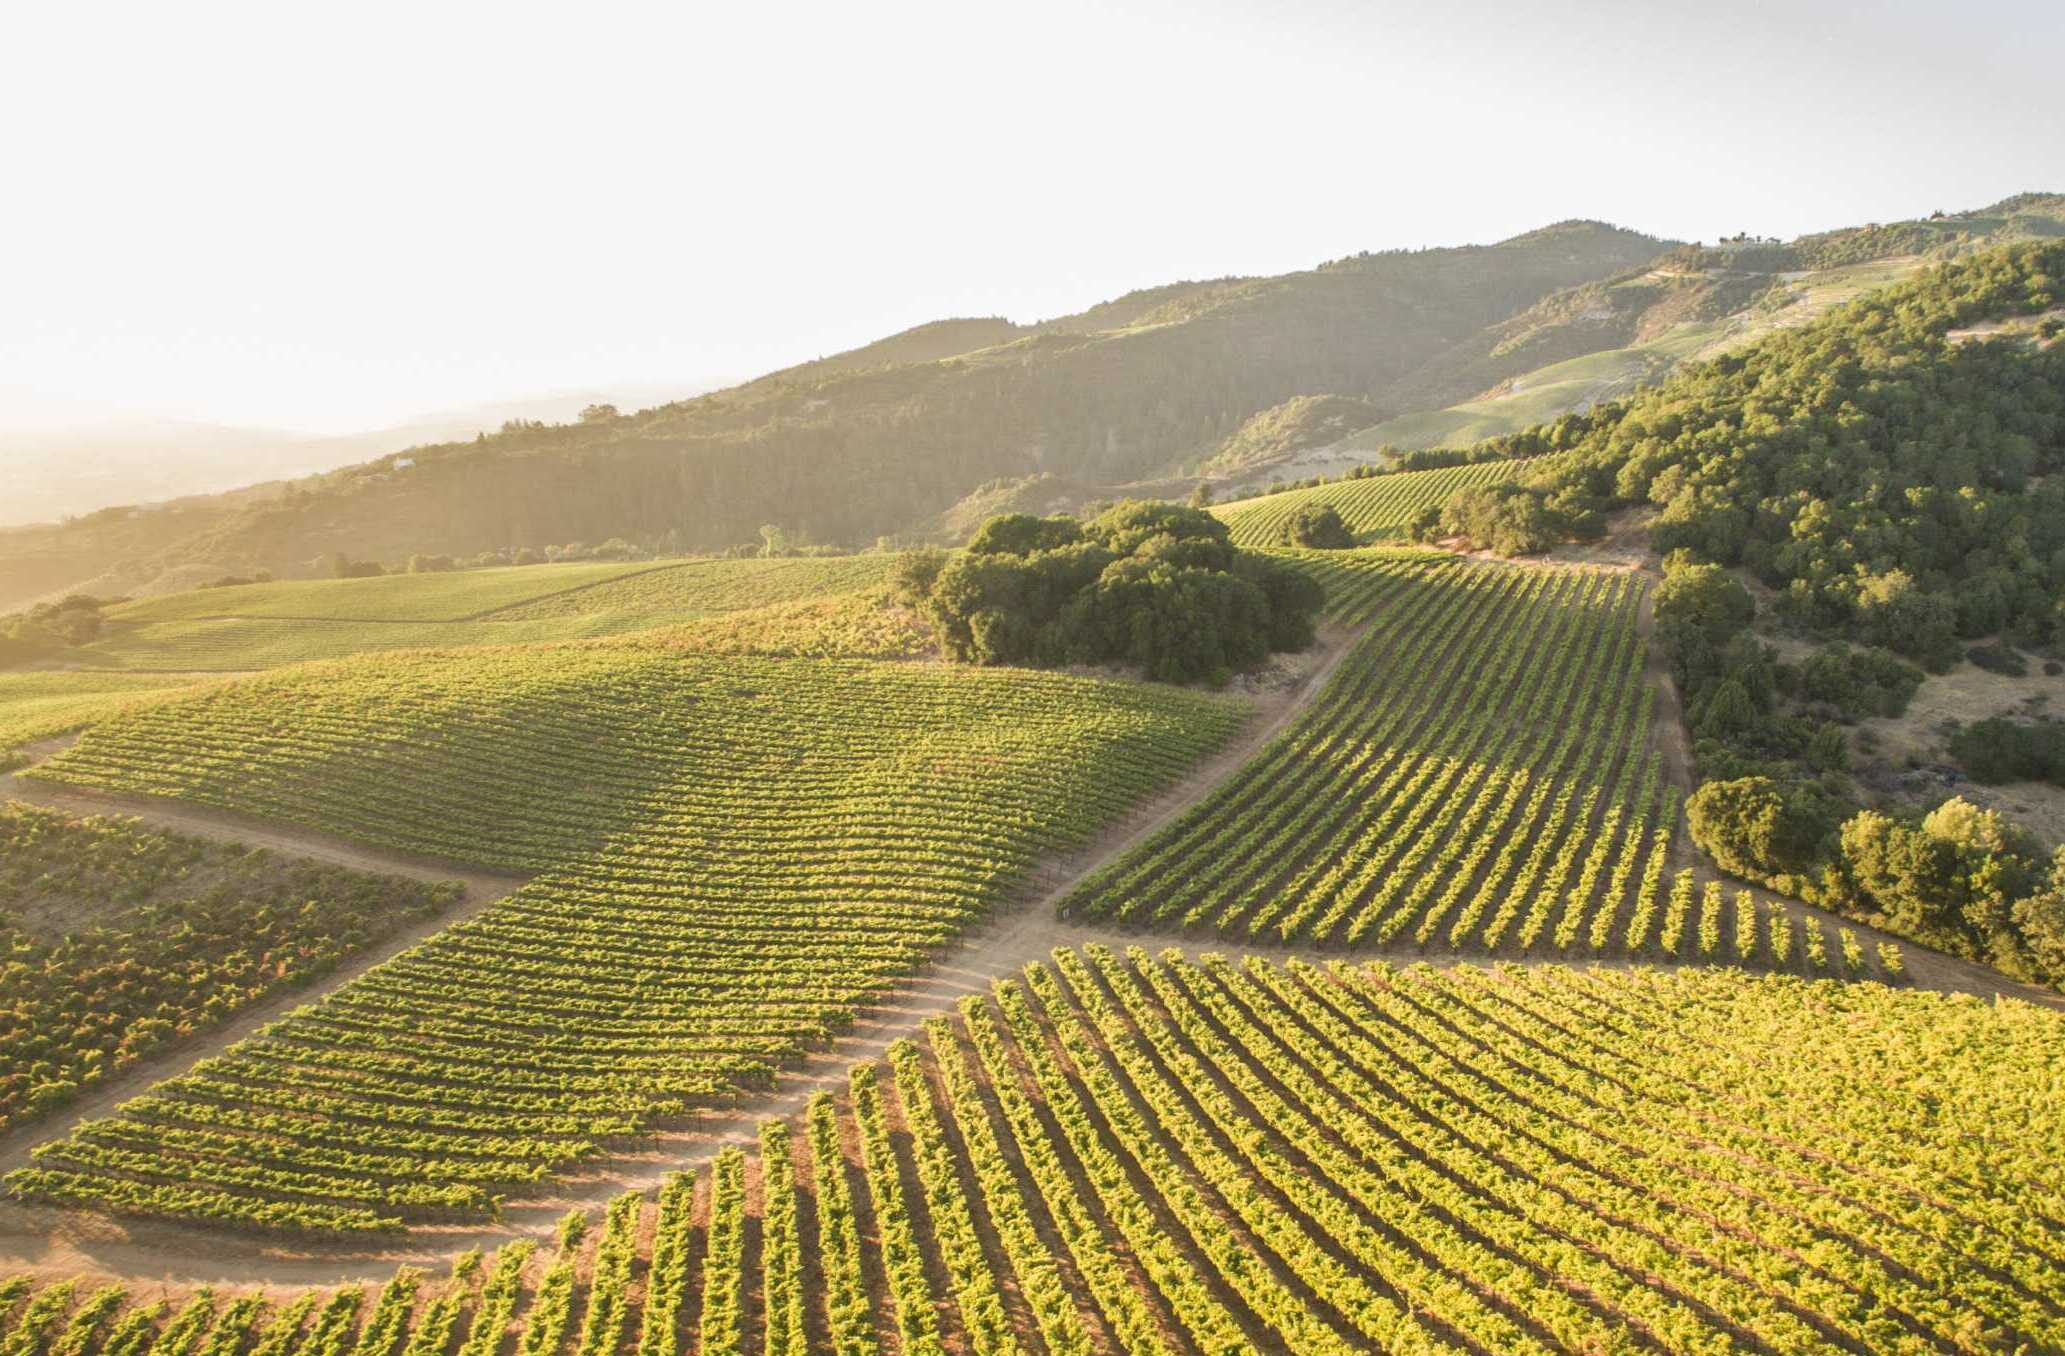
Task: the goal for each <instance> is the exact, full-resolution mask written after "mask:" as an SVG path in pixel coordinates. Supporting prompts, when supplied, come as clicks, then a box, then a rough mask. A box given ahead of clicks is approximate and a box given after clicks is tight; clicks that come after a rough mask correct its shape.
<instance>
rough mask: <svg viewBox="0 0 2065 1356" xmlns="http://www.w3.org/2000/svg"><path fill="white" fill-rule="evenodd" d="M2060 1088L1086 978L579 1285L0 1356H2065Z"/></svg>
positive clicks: (951, 1022) (56, 1306)
mask: <svg viewBox="0 0 2065 1356" xmlns="http://www.w3.org/2000/svg"><path fill="white" fill-rule="evenodd" d="M2061 1063H2065V1022H2061V1021H2060V1020H2059V1018H2058V1015H2057V1014H2055V1013H2052V1012H2048V1011H2043V1010H2040V1009H2037V1008H2033V1007H2030V1006H2028V1005H2026V1004H2022V1003H2016V1002H2012V1001H2010V1002H2005V1003H2001V1004H1993V1003H1986V1002H1980V1001H1977V1000H1974V999H1970V998H1966V997H1962V996H1958V997H1951V996H1946V995H1942V994H1935V993H1923V992H1916V991H1912V990H1896V989H1889V988H1886V987H1884V986H1881V985H1877V984H1856V985H1844V986H1838V985H1834V984H1827V983H1809V982H1806V981H1803V980H1799V979H1795V978H1774V977H1769V976H1765V977H1755V976H1750V975H1746V974H1743V973H1742V972H1740V971H1733V970H1727V969H1705V970H1681V971H1677V972H1675V973H1658V972H1654V971H1646V970H1636V971H1627V970H1620V971H1605V970H1580V969H1572V968H1565V967H1544V968H1539V969H1535V970H1531V971H1519V970H1498V971H1490V970H1479V969H1473V968H1460V969H1453V970H1445V971H1437V970H1433V969H1428V968H1421V967H1415V968H1412V969H1407V970H1403V971H1400V970H1396V969H1390V968H1386V967H1382V966H1370V967H1363V966H1351V965H1338V964H1337V965H1332V966H1327V967H1324V968H1322V967H1320V966H1317V965H1313V964H1307V963H1305V962H1302V961H1291V962H1288V963H1272V962H1266V961H1248V962H1246V963H1242V962H1239V961H1231V960H1226V959H1221V958H1218V957H1211V956H1207V957H1202V958H1200V957H1186V956H1183V955H1180V954H1177V953H1164V954H1163V955H1161V956H1158V957H1153V958H1150V957H1148V956H1147V955H1145V954H1144V953H1141V952H1138V951H1133V952H1129V953H1127V954H1124V955H1119V954H1116V953H1114V952H1112V951H1110V950H1107V949H1105V948H1102V947H1094V946H1086V947H1083V948H1080V949H1068V950H1057V951H1056V952H1054V953H1053V955H1052V956H1051V957H1050V958H1048V959H1047V960H1044V961H1042V962H1039V963H1037V964H1034V965H1032V966H1029V967H1027V968H1026V970H1025V971H1024V972H1023V973H1022V974H1020V975H1018V976H1016V977H1014V978H1013V979H1012V980H1010V981H1008V982H1006V983H1003V984H1000V985H998V986H996V988H995V989H994V990H993V991H991V992H989V993H978V994H975V995H972V996H970V997H969V998H968V999H966V1000H965V1001H964V1003H963V1004H962V1007H961V1009H960V1011H959V1012H958V1013H957V1014H955V1015H954V1016H953V1017H952V1018H946V1019H940V1020H938V1021H936V1022H933V1023H931V1024H928V1026H927V1027H926V1029H925V1030H924V1031H923V1032H922V1033H917V1038H916V1039H914V1040H913V1041H907V1042H902V1043H899V1044H898V1045H896V1046H894V1047H892V1049H891V1050H890V1051H889V1053H888V1056H887V1058H886V1059H884V1060H881V1061H877V1062H873V1063H870V1064H866V1065H862V1066H859V1067H858V1068H857V1069H856V1070H855V1072H854V1076H853V1077H852V1078H851V1079H849V1080H846V1088H847V1090H846V1091H842V1092H841V1093H840V1094H838V1095H837V1096H826V1097H824V1098H823V1099H821V1100H820V1101H819V1102H817V1103H815V1104H814V1105H813V1106H812V1107H811V1109H810V1111H809V1113H808V1115H807V1117H806V1118H805V1123H804V1124H801V1125H797V1126H794V1127H790V1126H785V1125H774V1126H770V1127H769V1128H767V1129H765V1130H763V1133H762V1134H761V1135H760V1137H759V1144H758V1147H757V1150H755V1151H753V1152H754V1154H755V1156H757V1159H758V1162H757V1164H756V1165H753V1166H752V1167H749V1165H748V1164H747V1163H746V1162H744V1161H742V1158H741V1154H740V1151H739V1150H738V1149H735V1148H734V1149H729V1150H726V1151H725V1153H724V1154H723V1155H722V1156H720V1157H719V1158H718V1159H717V1160H716V1161H715V1163H713V1164H712V1165H710V1166H707V1167H705V1168H703V1169H702V1170H701V1171H700V1172H699V1173H696V1174H692V1175H691V1174H681V1175H679V1176H676V1177H674V1178H672V1179H670V1180H669V1181H668V1183H667V1185H666V1186H665V1187H664V1189H663V1190H662V1191H661V1192H660V1193H659V1199H658V1201H657V1202H655V1201H653V1200H651V1199H649V1198H641V1197H639V1196H637V1195H625V1196H621V1197H619V1198H618V1199H617V1200H615V1201H613V1202H612V1203H611V1204H610V1206H609V1208H608V1209H607V1211H606V1212H598V1213H600V1214H601V1218H600V1220H598V1221H595V1222H594V1223H592V1224H591V1229H590V1236H597V1235H599V1239H598V1241H597V1243H596V1245H595V1246H594V1248H593V1250H592V1253H590V1254H587V1255H588V1258H589V1260H588V1261H587V1263H586V1265H582V1266H578V1267H576V1266H573V1265H570V1263H571V1262H573V1261H575V1260H578V1258H579V1257H581V1256H582V1255H583V1254H582V1253H581V1252H580V1251H579V1245H578V1244H575V1245H568V1246H566V1247H563V1248H561V1249H559V1250H557V1251H554V1250H553V1249H552V1247H551V1246H550V1245H547V1246H546V1247H545V1248H543V1249H539V1253H540V1254H541V1255H536V1256H534V1255H533V1249H534V1248H538V1245H537V1244H534V1243H533V1242H531V1241H530V1240H524V1241H521V1242H517V1243H512V1244H509V1245H508V1246H507V1247H505V1248H504V1250H503V1251H502V1253H501V1254H499V1255H498V1256H496V1257H494V1258H492V1259H485V1262H486V1264H485V1266H483V1265H482V1262H483V1260H484V1259H481V1258H479V1257H478V1256H477V1255H476V1256H474V1257H472V1258H471V1259H470V1260H468V1261H466V1262H464V1263H463V1264H462V1265H461V1267H460V1268H458V1269H457V1270H456V1273H455V1274H454V1275H453V1276H451V1277H449V1278H446V1277H424V1278H422V1280H421V1282H420V1295H419V1292H418V1281H417V1277H416V1274H415V1273H413V1272H410V1271H403V1272H402V1273H400V1274H399V1275H398V1276H397V1278H396V1280H395V1282H394V1283H392V1284H390V1285H389V1286H387V1287H385V1288H384V1289H380V1288H372V1287H369V1288H367V1290H366V1292H365V1293H364V1294H363V1297H361V1294H360V1292H359V1291H358V1290H357V1289H356V1288H353V1287H342V1288H340V1289H339V1290H337V1291H324V1290H316V1291H313V1292H310V1293H309V1294H307V1295H306V1296H304V1297H301V1298H298V1299H297V1298H295V1297H292V1296H276V1297H275V1298H273V1299H272V1300H271V1301H270V1303H269V1304H268V1306H267V1307H265V1308H263V1309H262V1310H261V1309H260V1307H259V1306H260V1302H261V1299H262V1297H260V1296H257V1295H255V1294H239V1293H237V1292H234V1291H232V1292H229V1293H222V1294H215V1293H208V1294H205V1295H204V1297H203V1298H202V1299H201V1300H200V1302H199V1303H200V1307H199V1309H198V1310H193V1309H190V1308H188V1307H186V1306H185V1305H182V1304H177V1303H175V1304H169V1305H168V1304H163V1303H161V1304H160V1305H159V1306H158V1307H157V1308H156V1309H152V1308H149V1307H146V1306H144V1305H143V1300H144V1299H145V1298H146V1297H149V1296H154V1295H155V1294H156V1293H157V1292H158V1289H159V1287H158V1286H157V1285H156V1284H155V1283H153V1284H151V1285H148V1286H139V1287H138V1290H139V1294H138V1295H137V1296H136V1299H137V1302H138V1304H137V1308H136V1309H135V1310H134V1311H133V1312H134V1313H136V1314H138V1315H140V1318H138V1319H128V1318H121V1317H117V1315H116V1312H115V1311H116V1309H117V1307H118V1306H119V1304H120V1301H121V1298H122V1296H121V1293H120V1292H119V1290H118V1291H117V1292H116V1294H115V1296H114V1297H113V1300H112V1302H111V1301H110V1300H109V1298H108V1297H106V1296H105V1295H101V1296H100V1297H98V1298H89V1296H91V1295H94V1293H95V1287H94V1286H93V1285H92V1284H91V1283H88V1282H86V1281H85V1280H84V1278H82V1279H81V1283H79V1284H76V1285H74V1284H73V1283H71V1282H69V1281H67V1280H63V1279H59V1280H51V1279H49V1278H47V1277H45V1276H33V1277H32V1276H31V1275H29V1274H27V1273H24V1274H22V1275H20V1276H19V1277H17V1278H13V1279H12V1280H0V1343H4V1344H5V1345H6V1347H7V1349H8V1350H11V1351H29V1352H40V1351H48V1350H67V1351H84V1350H101V1349H113V1348H114V1347H116V1346H118V1345H122V1344H121V1343H119V1342H117V1341H116V1340H115V1339H114V1337H113V1335H114V1334H116V1333H122V1332H127V1333H128V1334H129V1335H131V1336H133V1337H134V1338H135V1339H136V1340H134V1341H131V1342H129V1343H128V1344H127V1345H125V1346H123V1349H125V1350H131V1349H137V1348H140V1347H141V1346H142V1345H144V1344H145V1339H149V1338H151V1337H152V1336H153V1335H154V1334H157V1336H156V1337H155V1345H153V1346H152V1347H151V1350H153V1351H157V1352H165V1351H168V1350H173V1351H181V1352H188V1351H199V1350H206V1351H210V1352H222V1351H252V1350H260V1351H268V1350H282V1349H292V1350H299V1351H324V1352H341V1351H347V1350H357V1351H361V1352H366V1351H379V1352H394V1351H399V1350H405V1351H407V1352H412V1353H415V1352H440V1353H442V1352H447V1351H450V1350H452V1349H453V1347H454V1343H455V1341H456V1340H457V1334H458V1333H462V1332H463V1333H466V1334H467V1335H468V1336H467V1341H466V1345H465V1348H464V1350H466V1351H468V1352H476V1351H477V1352H489V1351H501V1352H511V1351H516V1350H518V1345H519V1339H518V1337H517V1335H516V1334H517V1333H518V1332H519V1331H521V1332H522V1333H523V1342H522V1350H524V1351H531V1350H554V1351H572V1350H575V1349H576V1343H575V1341H574V1340H573V1332H572V1330H573V1329H574V1328H575V1327H576V1326H578V1330H579V1333H580V1338H579V1341H578V1350H579V1351H580V1352H582V1353H614V1352H628V1351H633V1350H636V1351H639V1352H643V1353H659V1352H673V1351H676V1350H681V1349H682V1348H683V1342H682V1337H681V1334H682V1332H683V1331H684V1329H686V1328H689V1327H699V1328H700V1331H701V1334H702V1336H703V1337H704V1339H705V1345H704V1346H703V1347H702V1348H701V1349H702V1350H704V1351H706V1352H707V1351H711V1350H715V1349H723V1350H727V1351H737V1350H742V1349H746V1348H745V1346H744V1345H743V1344H739V1343H736V1342H734V1340H733V1339H734V1338H736V1337H737V1336H738V1335H739V1334H740V1333H741V1332H745V1333H755V1334H765V1335H767V1337H768V1338H769V1340H768V1341H767V1343H766V1344H765V1347H764V1349H765V1350H766V1351H768V1352H780V1353H782V1354H783V1356H791V1354H792V1353H800V1352H803V1351H806V1350H808V1351H817V1350H824V1351H833V1350H837V1351H842V1352H847V1351H861V1352H872V1351H875V1350H877V1349H878V1347H877V1344H876V1334H878V1333H883V1332H894V1331H901V1332H902V1333H904V1334H905V1340H904V1341H903V1342H902V1343H901V1349H902V1350H904V1351H907V1352H908V1351H919V1350H923V1351H931V1352H938V1351H942V1350H949V1351H968V1352H984V1353H1004V1352H1012V1351H1026V1350H1038V1351H1048V1352H1077V1353H1084V1352H1092V1351H1097V1352H1102V1351H1129V1350H1145V1351H1155V1350H1165V1349H1175V1350H1198V1351H1227V1352H1233V1351H1240V1352H1249V1351H1257V1352H1259V1351H1269V1352H1289V1351H1301V1352H1314V1353H1333V1352H1350V1351H1414V1352H1427V1353H1438V1352H1497V1353H1500V1356H1550V1354H1551V1353H1558V1352H1602V1353H1604V1352H1644V1351H1669V1352H1674V1353H1678V1352H1682V1353H1689V1354H1696V1356H1726V1353H1732V1352H1741V1351H1762V1352H1803V1353H1804V1352H1830V1351H1835V1352H1844V1351H1847V1352H1860V1353H1861V1352H1871V1353H1881V1352H1885V1353H1893V1352H1939V1351H1943V1352H1964V1351H1971V1352H1978V1351H1996V1350H1997V1351H2032V1352H2035V1351H2056V1350H2059V1349H2061V1348H2065V1303H2061V1293H2065V1257H2061V1253H2065V1246H2061V1244H2060V1242H2059V1238H2058V1232H2057V1227H2056V1221H2055V1219H2054V1218H2053V1215H2054V1210H2053V1207H2051V1205H2050V1204H2049V1203H2050V1202H2052V1201H2054V1200H2055V1199H2056V1198H2057V1196H2058V1193H2059V1192H2060V1190H2061V1189H2065V1174H2061V1170H2060V1167H2059V1165H2060V1163H2061V1162H2065V1143H2061V1142H2060V1136H2061V1132H2060V1126H2061V1125H2065V1098H2061V1093H2060V1089H2059V1086H2058V1081H2057V1079H2056V1076H2055V1070H2056V1069H2057V1068H2058V1067H2060V1065H2061ZM892 1124H893V1125H894V1126H896V1127H899V1129H898V1130H897V1131H896V1132H895V1133H892V1132H891V1130H890V1128H889V1127H890V1126H891V1125H892ZM749 1172H750V1173H751V1176H752V1178H753V1179H754V1180H755V1181H758V1182H759V1183H761V1188H760V1189H758V1190H754V1191H752V1192H750V1193H749V1192H747V1191H746V1190H745V1179H746V1177H747V1175H748V1173H749ZM699 1203H700V1204H699ZM566 1237H567V1234H566V1233H564V1232H562V1234H561V1238H562V1239H564V1238H566ZM746 1239H754V1240H757V1243H756V1244H753V1245H751V1246H748V1245H747V1244H746V1242H745V1240H746ZM481 1273H485V1278H484V1277H483V1275H482V1274H481ZM376 1295H378V1296H379V1298H377V1299H376V1298H375V1296H376ZM411 1300H418V1301H419V1302H417V1303H413V1304H412V1303H411V1302H410V1301H411ZM311 1311H315V1314H320V1315H323V1316H315V1315H313V1314H312V1313H311ZM698 1318H699V1320H700V1321H699V1322H698ZM268 1330H274V1331H279V1330H284V1335H283V1336H281V1337H280V1338H279V1340H278V1341H277V1342H276V1343H274V1344H272V1345H270V1346H267V1345H260V1346H256V1347H254V1346H253V1345H252V1343H253V1341H254V1335H255V1334H257V1333H261V1332H266V1331H268ZM297 1330H298V1331H299V1332H300V1333H301V1338H300V1344H299V1345H298V1346H288V1345H287V1343H288V1339H291V1338H292V1337H293V1336H294V1334H295V1332H296V1331H297ZM59 1332H65V1333H68V1334H79V1336H77V1337H76V1338H75V1339H74V1340H72V1341H71V1343H70V1344H69V1345H67V1344H65V1343H64V1342H57V1343H55V1344H53V1341H52V1339H53V1336H54V1334H56V1333H59ZM96 1333H98V1334H101V1336H100V1338H99V1339H98V1340H91V1339H94V1337H95V1334H96ZM541 1333H542V1334H544V1335H545V1338H544V1340H540V1338H539V1334H541ZM1014 1334H1016V1335H1017V1340H1015V1341H1010V1342H1007V1340H1006V1339H1009V1338H1012V1337H1013V1335H1014ZM355 1337H356V1342H354V1338H355ZM204 1339H205V1343H206V1345H205V1346H203V1341H204ZM551 1339H561V1341H560V1343H559V1344H558V1345H552V1344H551ZM1035 1339H1036V1340H1037V1343H1038V1345H1036V1346H1035V1345H1034V1340H1035ZM713 1344H714V1345H713ZM750 1349H751V1350H754V1351H759V1350H762V1349H763V1348H762V1347H761V1346H759V1345H753V1346H751V1347H750Z"/></svg>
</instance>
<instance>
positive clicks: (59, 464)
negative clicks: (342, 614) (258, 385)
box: [0, 382, 711, 527]
mask: <svg viewBox="0 0 2065 1356" xmlns="http://www.w3.org/2000/svg"><path fill="white" fill-rule="evenodd" d="M710 385H711V383H708V382H704V383H701V384H700V385H698V384H696V383H684V382H673V383H669V384H667V385H665V386H655V385H652V384H651V383H630V382H626V383H621V384H615V385H611V386H608V387H601V388H596V389H593V390H580V391H561V392H554V393H552V394H549V395H542V396H533V397H529V398H525V399H521V400H506V401H496V402H492V403H488V404H482V405H472V406H467V407H464V408H460V409H453V410H439V411H434V412H432V413H429V414H424V415H420V416H418V417H417V418H414V419H411V420H408V421H407V422H405V423H401V424H396V425H393V426H392V427H388V428H381V429H371V430H368V431H366V432H364V433H350V434H341V435H325V434H313V433H298V432H292V431H289V430H286V429H266V428H240V427H236V426H232V425H224V424H210V423H203V422H199V421H194V420H185V419H163V418H153V417H150V416H144V415H110V414H107V413H104V412H102V411H100V410H98V409H96V408H94V407H92V406H88V405H84V404H79V403H73V402H54V401H39V400H35V399H34V398H33V397H25V396H23V395H21V394H19V393H15V392H10V391H5V390H0V527H12V526H17V525H21V524H27V523H47V522H55V521H57V520H58V519H60V518H65V517H70V516H76V515H79V514H85V513H91V512H93V511H94V510H96V509H102V508H107V507H108V506H110V505H114V504H145V503H154V502H159V501H163V500H168V499H177V498H180V497H183V496H188V495H205V494H213V493H217V492H220V491H224V490H232V489H236V488H238V487H241V486H250V485H254V484H258V483H262V482H264V481H270V480H282V479H288V478H292V477H298V476H305V475H310V474H313V473H315V472H319V471H331V470H335V469H336V468H338V467H340V466H346V465H350V464H351V463H353V462H358V461H364V460H365V459H367V458H368V457H378V456H381V455H383V454H386V453H389V452H398V451H401V450H403V449H405V448H410V447H416V446H419V445H422V444H425V443H444V442H452V441H455V440H457V439H462V438H471V437H473V436H474V435H475V434H478V433H483V432H493V431H495V430H498V429H500V428H501V427H502V425H503V424H505V423H507V422H509V421H511V420H519V421H533V422H535V421H541V420H542V421H564V420H568V419H573V418H576V417H578V416H579V414H580V412H581V410H582V409H583V408H585V407H586V406H588V405H591V404H596V403H614V404H617V405H620V406H623V407H625V408H632V409H635V408H637V407H638V406H640V405H643V404H652V403H657V402H659V401H663V400H669V399H679V398H680V397H682V396H685V395H693V394H696V393H698V392H699V391H701V390H706V389H708V388H709V386H710Z"/></svg>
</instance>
